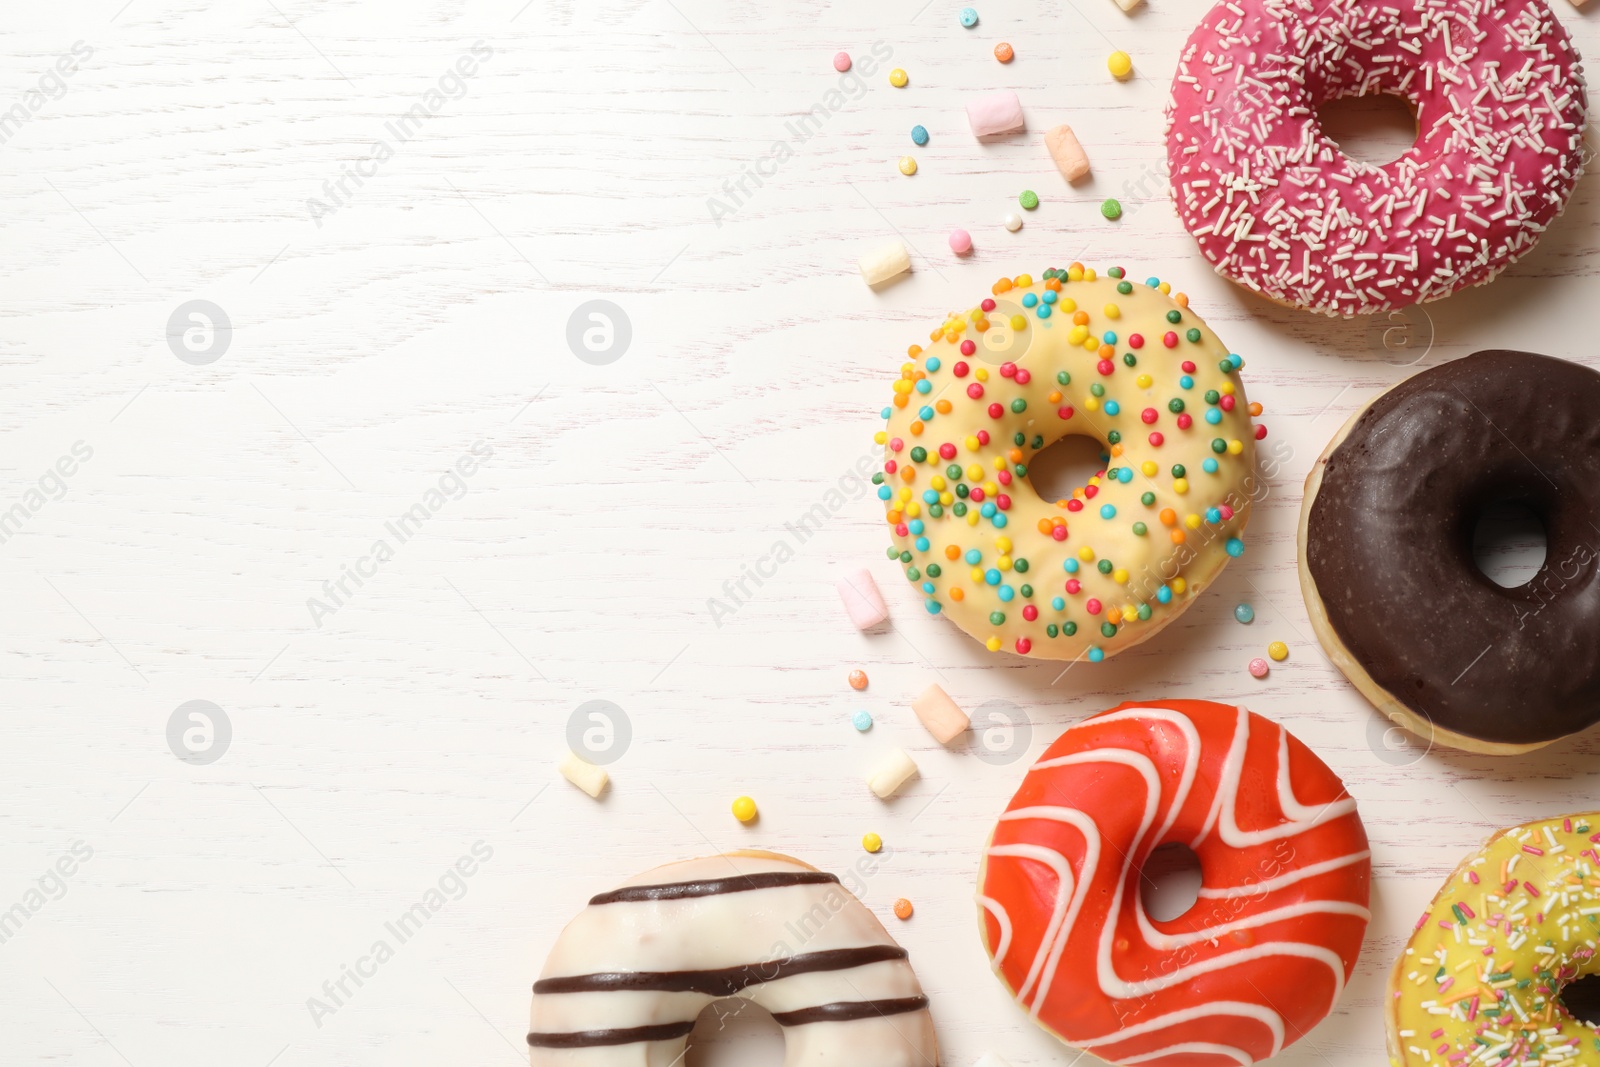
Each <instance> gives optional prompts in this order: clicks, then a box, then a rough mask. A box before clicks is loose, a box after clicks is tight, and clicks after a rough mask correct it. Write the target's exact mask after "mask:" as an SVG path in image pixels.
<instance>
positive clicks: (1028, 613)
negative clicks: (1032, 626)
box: [1022, 604, 1039, 622]
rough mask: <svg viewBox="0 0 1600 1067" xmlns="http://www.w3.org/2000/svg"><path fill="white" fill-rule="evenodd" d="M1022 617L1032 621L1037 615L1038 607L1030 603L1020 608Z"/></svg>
mask: <svg viewBox="0 0 1600 1067" xmlns="http://www.w3.org/2000/svg"><path fill="white" fill-rule="evenodd" d="M1022 617H1023V618H1024V619H1027V620H1028V621H1029V622H1032V621H1033V620H1034V619H1037V618H1038V617H1039V609H1038V608H1036V607H1034V606H1033V605H1032V604H1029V605H1028V606H1027V607H1025V608H1023V609H1022Z"/></svg>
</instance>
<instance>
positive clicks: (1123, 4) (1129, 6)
mask: <svg viewBox="0 0 1600 1067" xmlns="http://www.w3.org/2000/svg"><path fill="white" fill-rule="evenodd" d="M1142 3H1144V0H1116V4H1117V6H1118V7H1120V8H1122V10H1124V11H1132V10H1133V9H1134V8H1136V7H1138V6H1139V5H1140V4H1142Z"/></svg>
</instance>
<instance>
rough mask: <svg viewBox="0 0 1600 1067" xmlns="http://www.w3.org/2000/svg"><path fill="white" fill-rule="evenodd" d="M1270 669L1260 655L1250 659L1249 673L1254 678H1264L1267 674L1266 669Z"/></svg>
mask: <svg viewBox="0 0 1600 1067" xmlns="http://www.w3.org/2000/svg"><path fill="white" fill-rule="evenodd" d="M1270 669H1271V668H1269V667H1268V666H1267V661H1266V660H1264V659H1261V658H1260V657H1257V658H1256V659H1253V660H1251V661H1250V674H1251V677H1254V678H1265V677H1266V676H1267V671H1268V670H1270Z"/></svg>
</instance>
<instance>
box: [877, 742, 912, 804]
mask: <svg viewBox="0 0 1600 1067" xmlns="http://www.w3.org/2000/svg"><path fill="white" fill-rule="evenodd" d="M916 773H917V765H916V763H915V762H914V761H913V760H912V759H911V757H910V756H908V755H906V754H905V751H904V750H903V749H898V748H897V749H894V750H893V751H891V752H889V753H887V754H885V755H884V757H883V759H881V760H879V761H878V765H877V766H876V767H874V768H873V770H872V773H871V774H869V775H867V788H868V789H871V790H872V791H873V793H875V794H876V795H877V796H878V798H879V799H880V800H888V799H889V798H890V797H892V796H894V795H895V794H896V793H897V792H899V791H900V787H901V786H903V785H905V784H906V782H908V781H909V780H910V779H911V778H912V776H913V775H915V774H916Z"/></svg>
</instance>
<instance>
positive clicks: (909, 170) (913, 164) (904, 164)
mask: <svg viewBox="0 0 1600 1067" xmlns="http://www.w3.org/2000/svg"><path fill="white" fill-rule="evenodd" d="M916 172H917V161H916V160H914V159H912V158H911V157H910V156H901V157H900V173H901V174H915V173H916Z"/></svg>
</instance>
